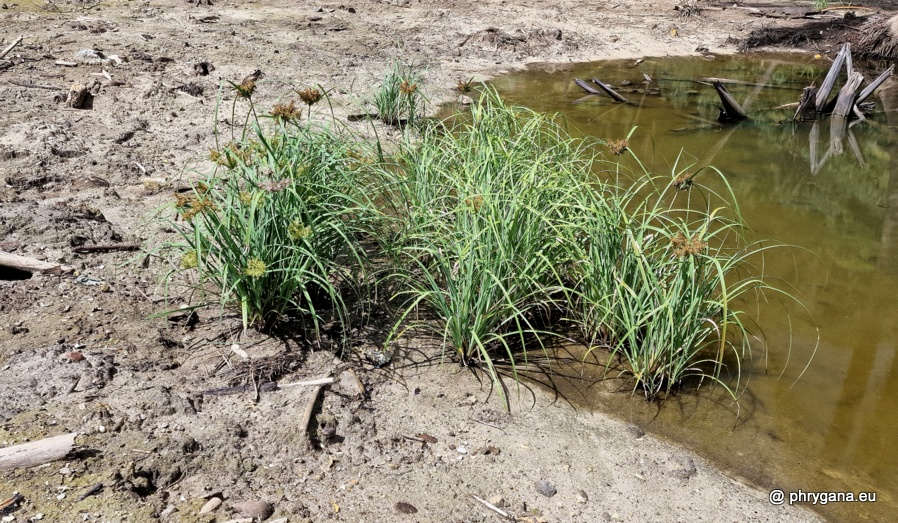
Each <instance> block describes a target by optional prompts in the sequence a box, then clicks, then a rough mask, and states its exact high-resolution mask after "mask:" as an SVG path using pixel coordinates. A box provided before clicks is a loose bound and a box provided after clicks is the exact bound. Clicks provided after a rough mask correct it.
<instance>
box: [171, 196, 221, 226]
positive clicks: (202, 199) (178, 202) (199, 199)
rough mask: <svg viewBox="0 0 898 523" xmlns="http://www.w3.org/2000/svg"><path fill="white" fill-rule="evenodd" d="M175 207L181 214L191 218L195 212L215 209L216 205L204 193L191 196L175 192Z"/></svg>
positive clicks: (185, 217)
mask: <svg viewBox="0 0 898 523" xmlns="http://www.w3.org/2000/svg"><path fill="white" fill-rule="evenodd" d="M175 208H176V209H177V210H178V211H179V212H180V213H181V216H182V217H183V218H184V219H185V220H187V221H190V220H192V219H193V218H194V217H195V216H196V215H197V214H200V213H203V212H205V211H213V212H214V211H217V210H218V207H216V206H215V204H214V203H212V201H211V200H210V199H209V198H207V197H206V196H205V195H201V196H193V195H184V194H176V195H175Z"/></svg>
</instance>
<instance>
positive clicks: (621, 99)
mask: <svg viewBox="0 0 898 523" xmlns="http://www.w3.org/2000/svg"><path fill="white" fill-rule="evenodd" d="M592 83H594V84H596V85H598V86H599V87H601V88H602V90H603V91H605V93H606V94H607V95H608V96H610V97H611V98H614V100H615V101H617V102H620V103H622V104H628V103H630V100H627V99H626V98H624V97H623V96H621V95H619V94H618V93H616V92H615V91H614V89H612V88H610V87H608V86H607V85H605V84H604V83H602V82H601V80H599V79H598V78H593V79H592Z"/></svg>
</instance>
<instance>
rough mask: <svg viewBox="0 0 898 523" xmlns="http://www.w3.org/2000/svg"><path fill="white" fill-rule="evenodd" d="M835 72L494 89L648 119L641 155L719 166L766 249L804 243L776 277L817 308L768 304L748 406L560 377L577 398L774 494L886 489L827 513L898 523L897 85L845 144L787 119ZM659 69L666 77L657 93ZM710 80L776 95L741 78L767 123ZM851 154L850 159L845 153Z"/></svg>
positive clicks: (616, 130) (629, 78)
mask: <svg viewBox="0 0 898 523" xmlns="http://www.w3.org/2000/svg"><path fill="white" fill-rule="evenodd" d="M827 67H828V63H825V62H821V61H819V60H818V61H815V60H813V59H812V58H811V57H809V56H803V55H801V56H783V55H777V56H764V57H758V56H755V57H746V56H737V57H720V58H718V59H716V60H714V61H708V60H704V59H646V60H645V61H643V62H641V63H639V64H638V65H635V66H634V61H627V62H602V63H594V64H577V65H564V66H556V65H553V66H543V67H536V68H533V69H532V70H530V71H528V72H525V73H520V74H515V75H510V76H507V77H503V78H500V79H497V80H496V81H495V82H494V85H495V86H496V87H497V88H498V90H499V92H500V93H501V94H502V95H503V96H504V97H505V98H506V99H507V100H509V101H513V102H517V103H521V104H523V105H527V106H529V107H531V108H534V109H537V110H540V111H550V112H561V113H563V114H564V115H565V116H566V117H567V118H568V119H569V120H570V123H571V126H572V128H573V129H575V130H576V132H582V133H584V134H588V135H592V136H598V137H601V138H610V139H620V138H624V137H626V135H627V134H628V133H629V132H630V130H631V129H632V128H633V127H634V126H638V130H637V131H636V132H635V134H634V136H633V138H632V139H631V141H630V147H631V149H632V150H633V151H634V152H635V153H636V154H637V155H638V156H639V158H641V159H642V160H643V161H644V162H646V163H648V164H649V165H650V166H651V168H652V169H653V170H654V171H655V172H657V173H670V172H672V170H674V169H680V168H682V167H683V165H684V162H690V163H695V164H697V165H713V166H715V167H717V168H719V169H720V170H721V171H723V172H724V173H725V174H726V176H727V178H728V179H729V181H730V182H731V184H732V185H733V189H734V191H735V193H736V196H737V198H738V201H739V204H740V206H741V208H742V213H743V215H744V217H745V220H746V221H747V223H748V224H749V225H750V227H751V228H752V229H753V231H752V235H753V236H754V238H756V239H760V238H772V239H776V240H779V241H781V242H783V243H786V244H791V245H794V246H797V247H799V248H795V249H782V250H780V251H778V252H773V253H768V255H767V257H766V268H765V270H766V271H768V272H769V273H770V274H776V275H780V276H782V277H784V278H785V279H786V281H787V282H788V284H789V285H792V286H794V288H792V292H793V294H795V295H796V296H797V297H798V298H799V299H800V300H801V302H802V303H803V304H804V306H805V307H806V308H807V311H806V312H805V311H802V310H801V309H800V308H797V307H795V306H790V305H787V306H786V307H784V306H783V305H782V304H781V303H778V302H773V303H769V304H764V305H762V306H761V307H760V309H759V310H757V311H756V313H757V315H758V316H759V321H760V325H761V327H762V329H763V333H764V335H765V338H766V344H767V347H768V348H769V352H768V353H767V354H766V355H765V354H764V351H763V347H762V346H761V345H760V344H756V346H755V352H754V359H753V361H752V363H751V368H749V369H744V370H743V376H742V377H743V380H745V379H748V380H749V381H748V387H747V390H746V391H745V393H744V394H743V395H742V396H741V398H740V401H739V404H738V406H737V405H734V404H733V403H732V402H731V401H729V400H728V399H727V398H726V397H725V396H724V395H723V394H717V393H711V394H709V393H707V392H705V393H702V394H699V395H698V396H690V395H681V396H679V397H678V398H676V399H675V400H672V401H670V402H668V403H667V404H666V405H665V406H664V407H663V408H660V409H659V408H657V406H653V405H649V404H646V403H644V402H642V401H639V400H638V399H636V398H632V397H630V396H629V395H628V394H607V393H599V392H596V389H597V388H596V387H590V386H589V384H588V383H583V382H577V381H576V380H571V381H570V382H567V383H566V384H564V383H565V382H564V380H561V381H560V382H561V383H563V386H562V388H563V389H564V391H565V393H566V395H567V396H568V399H569V400H571V401H572V402H574V403H577V404H579V405H590V406H592V407H594V408H598V409H601V410H610V411H613V412H615V413H616V414H617V415H619V416H620V417H622V418H624V419H626V420H628V421H632V422H635V423H637V424H640V425H642V426H646V427H647V428H648V430H650V431H653V432H655V433H659V434H662V435H665V436H667V437H670V438H671V439H674V440H676V441H678V442H682V443H684V444H686V445H687V446H689V447H691V448H693V449H696V450H698V451H699V452H700V453H702V454H704V455H706V456H709V457H711V458H712V459H714V460H715V461H717V462H718V463H719V464H721V465H722V466H724V467H725V468H727V469H730V470H732V471H734V472H736V473H738V474H741V475H743V476H745V477H747V478H748V479H749V480H751V481H753V482H754V483H756V484H758V485H759V486H761V487H762V488H765V489H772V488H782V489H784V490H785V491H786V492H787V493H788V492H790V491H797V490H798V489H801V490H803V491H805V492H808V491H851V492H861V491H863V492H876V494H877V502H876V503H875V504H860V503H854V504H829V505H827V506H825V507H817V508H816V509H817V510H819V512H820V513H822V514H823V515H825V516H826V517H828V518H830V519H832V520H835V521H858V520H872V521H894V517H895V516H894V514H895V513H896V511H898V415H896V413H898V358H896V348H898V298H896V297H898V85H894V84H892V85H889V84H887V85H886V86H885V87H884V88H882V89H881V90H880V92H879V94H878V95H877V96H875V101H876V103H877V110H878V112H877V114H875V115H873V116H871V117H870V121H868V122H862V123H860V124H858V125H855V126H854V127H852V128H851V129H850V132H849V133H848V134H847V135H846V136H845V137H844V138H843V140H842V141H841V143H840V144H839V143H837V144H832V143H831V140H830V128H829V127H830V123H829V120H824V121H822V122H821V123H820V124H819V127H817V128H816V129H814V128H813V126H812V125H811V124H810V123H804V124H800V125H791V124H788V123H787V124H785V125H779V124H778V122H779V121H781V120H786V121H788V120H790V119H791V116H792V113H793V112H794V108H793V109H778V110H777V109H774V108H775V107H777V106H779V105H781V104H787V103H790V102H795V101H797V100H798V98H799V96H800V94H801V90H802V88H803V87H804V86H806V85H808V83H810V82H811V81H812V80H816V81H817V84H818V85H819V83H820V82H821V81H822V79H823V76H824V74H825V72H826V68H827ZM643 73H645V74H647V75H649V76H650V77H651V78H652V79H653V80H654V83H650V84H646V83H643V81H644V77H643ZM593 76H595V77H598V78H599V79H601V80H602V81H604V82H605V83H610V84H612V85H613V86H614V87H615V88H619V91H620V92H621V94H623V95H624V96H626V97H627V98H629V99H630V100H631V101H632V102H634V105H621V104H616V103H613V102H612V101H611V100H610V99H609V98H607V97H603V96H602V97H599V96H592V97H588V98H585V99H584V98H583V96H584V92H583V91H582V90H581V89H580V88H579V87H577V86H576V85H575V84H574V82H573V79H574V77H579V78H583V79H585V80H588V79H590V78H592V77H593ZM868 76H869V75H868ZM702 77H720V78H728V79H733V80H740V81H743V82H748V83H749V84H763V85H765V86H766V87H758V86H757V85H749V84H730V85H729V90H730V92H731V93H732V94H733V95H734V97H735V98H736V99H737V100H738V101H739V102H744V103H743V107H744V108H745V109H746V110H747V111H748V112H749V114H750V116H751V117H752V118H751V120H749V121H746V122H743V123H740V124H738V125H731V126H720V125H718V124H716V118H717V114H718V109H717V107H718V105H719V101H718V98H717V95H716V94H715V92H714V90H713V89H712V88H711V87H709V86H704V85H700V84H697V83H694V82H692V80H693V79H699V78H702ZM839 145H841V150H842V153H841V154H833V153H834V152H837V151H838V149H839ZM681 151H682V153H681ZM827 151H830V153H829V154H827ZM678 157H679V164H678V163H677V162H678ZM709 180H710V178H709ZM706 181H708V180H706ZM818 333H819V343H818ZM815 350H816V354H815V355H814V357H813V360H812V361H811V363H810V366H808V368H807V370H806V371H805V372H804V374H803V376H802V377H801V378H800V379H798V377H799V375H801V374H802V372H803V371H804V370H805V366H806V365H807V363H808V361H809V359H810V358H811V356H812V354H813V353H814V352H815ZM570 371H571V373H573V374H580V373H584V372H585V373H586V375H589V374H590V372H591V371H590V370H589V369H588V368H586V369H584V368H582V367H576V368H574V367H572V368H571V369H570ZM796 380H797V381H796Z"/></svg>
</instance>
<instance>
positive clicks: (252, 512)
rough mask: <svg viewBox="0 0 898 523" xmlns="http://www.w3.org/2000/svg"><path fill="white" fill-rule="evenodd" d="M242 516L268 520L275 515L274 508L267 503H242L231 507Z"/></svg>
mask: <svg viewBox="0 0 898 523" xmlns="http://www.w3.org/2000/svg"><path fill="white" fill-rule="evenodd" d="M231 507H233V508H234V510H236V511H237V512H239V513H240V515H241V516H246V517H248V518H259V519H261V520H263V521H264V520H266V519H268V518H270V517H271V515H272V514H274V507H273V506H272V505H271V503H268V502H267V501H241V502H239V503H234V504H233V505H231Z"/></svg>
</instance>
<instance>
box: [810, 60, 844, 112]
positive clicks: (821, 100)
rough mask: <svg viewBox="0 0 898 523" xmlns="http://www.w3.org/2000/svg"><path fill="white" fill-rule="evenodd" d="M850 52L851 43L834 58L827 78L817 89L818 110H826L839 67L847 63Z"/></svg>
mask: <svg viewBox="0 0 898 523" xmlns="http://www.w3.org/2000/svg"><path fill="white" fill-rule="evenodd" d="M849 53H851V44H845V45H843V46H842V49H841V50H839V54H837V55H836V59H835V60H833V64H832V65H831V66H830V68H829V72H828V73H826V78H824V79H823V83H822V84H820V89H818V90H817V100H816V103H815V105H816V106H817V111H818V112H825V111H824V108H825V107H826V105H827V104H826V100H827V99H828V98H829V93H830V92H831V91H832V90H833V86H834V85H835V84H836V78H837V77H838V76H839V69H841V68H842V64H843V63H845V57H846V55H848V54H849Z"/></svg>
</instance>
